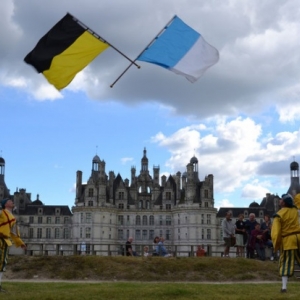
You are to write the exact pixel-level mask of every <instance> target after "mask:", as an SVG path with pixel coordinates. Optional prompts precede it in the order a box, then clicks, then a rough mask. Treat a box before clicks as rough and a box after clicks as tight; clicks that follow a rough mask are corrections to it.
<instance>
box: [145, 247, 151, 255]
mask: <svg viewBox="0 0 300 300" xmlns="http://www.w3.org/2000/svg"><path fill="white" fill-rule="evenodd" d="M144 256H145V257H148V256H151V254H150V253H149V247H148V246H145V247H144Z"/></svg>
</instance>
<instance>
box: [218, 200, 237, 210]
mask: <svg viewBox="0 0 300 300" xmlns="http://www.w3.org/2000/svg"><path fill="white" fill-rule="evenodd" d="M220 207H234V204H233V203H232V202H231V201H230V200H229V199H222V200H219V201H217V202H216V203H215V208H217V209H219V208H220Z"/></svg>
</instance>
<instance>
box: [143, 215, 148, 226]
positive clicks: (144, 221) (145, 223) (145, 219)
mask: <svg viewBox="0 0 300 300" xmlns="http://www.w3.org/2000/svg"><path fill="white" fill-rule="evenodd" d="M147 221H148V218H147V216H143V225H147V223H148V222H147Z"/></svg>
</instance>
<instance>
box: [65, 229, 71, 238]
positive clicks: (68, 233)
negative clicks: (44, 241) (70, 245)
mask: <svg viewBox="0 0 300 300" xmlns="http://www.w3.org/2000/svg"><path fill="white" fill-rule="evenodd" d="M69 237H70V232H69V229H68V228H64V239H68V238H69Z"/></svg>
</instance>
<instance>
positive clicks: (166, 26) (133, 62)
mask: <svg viewBox="0 0 300 300" xmlns="http://www.w3.org/2000/svg"><path fill="white" fill-rule="evenodd" d="M175 17H176V15H174V16H173V18H172V19H171V20H170V21H169V22H168V23H167V24H166V25H165V26H164V27H163V29H162V30H161V31H160V32H159V33H158V34H157V35H156V36H155V37H154V39H152V41H151V42H150V43H149V44H148V45H147V46H146V47H145V48H144V50H143V51H142V52H141V53H140V54H139V55H138V56H137V57H136V58H135V59H134V60H133V61H132V62H131V64H130V65H129V66H128V67H127V68H126V69H125V70H124V71H123V73H122V74H121V75H120V76H119V77H118V78H117V79H116V80H115V81H114V82H113V83H112V84H111V85H110V87H111V88H112V87H113V86H114V85H115V84H116V83H117V81H119V79H120V78H121V77H122V76H123V75H124V74H125V73H126V72H127V71H128V70H129V68H130V67H131V66H132V65H133V64H135V61H136V60H137V59H138V58H139V57H140V56H141V55H142V53H143V52H144V51H145V50H146V49H147V48H149V47H150V45H151V44H152V43H153V42H154V41H155V40H156V39H157V38H158V37H159V36H160V35H161V34H162V33H163V32H164V31H165V30H166V29H167V28H168V26H169V25H170V24H171V23H172V22H173V20H174V18H175Z"/></svg>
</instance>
